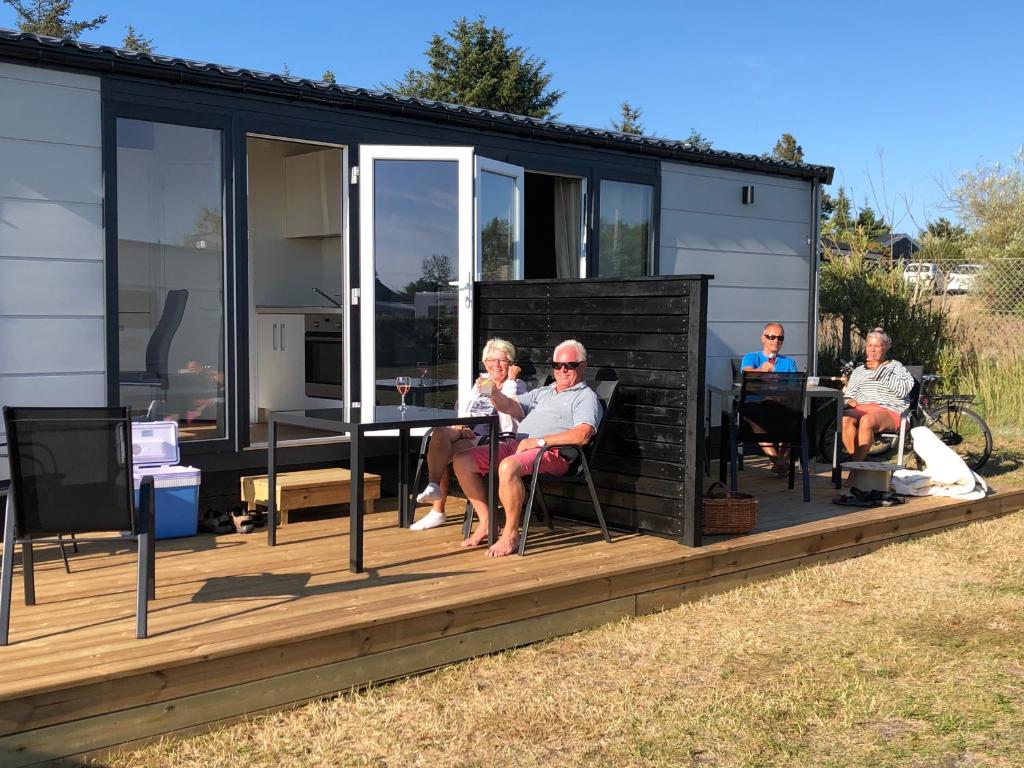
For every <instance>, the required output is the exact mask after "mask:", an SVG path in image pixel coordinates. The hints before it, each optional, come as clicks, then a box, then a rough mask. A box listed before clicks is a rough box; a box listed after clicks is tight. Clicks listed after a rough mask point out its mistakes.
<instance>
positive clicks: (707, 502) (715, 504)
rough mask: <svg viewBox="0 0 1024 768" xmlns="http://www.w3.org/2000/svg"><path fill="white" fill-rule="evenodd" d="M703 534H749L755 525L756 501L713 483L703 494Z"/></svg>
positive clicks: (753, 498) (748, 495)
mask: <svg viewBox="0 0 1024 768" xmlns="http://www.w3.org/2000/svg"><path fill="white" fill-rule="evenodd" d="M702 518H703V522H702V525H701V531H703V532H704V533H750V532H751V531H752V530H754V526H756V525H757V499H756V498H755V497H754V496H752V495H751V494H749V493H741V492H739V491H730V490H728V489H727V488H726V487H725V486H724V485H722V484H721V483H713V484H712V485H711V487H710V488H708V490H707V492H706V493H705V494H704V514H703V515H702Z"/></svg>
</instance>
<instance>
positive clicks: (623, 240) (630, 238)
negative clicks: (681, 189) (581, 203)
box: [597, 181, 654, 277]
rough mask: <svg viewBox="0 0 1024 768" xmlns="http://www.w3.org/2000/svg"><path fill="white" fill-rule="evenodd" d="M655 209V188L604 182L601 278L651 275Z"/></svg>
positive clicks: (646, 185) (600, 245)
mask: <svg viewBox="0 0 1024 768" xmlns="http://www.w3.org/2000/svg"><path fill="white" fill-rule="evenodd" d="M653 209H654V187H652V186H650V185H648V184H627V183H626V182H622V181H602V182H601V216H600V237H599V254H598V259H597V266H598V274H599V276H601V277H639V276H642V275H646V274H647V269H648V266H647V265H648V264H649V263H650V256H651V232H652V228H651V227H652V221H653V214H652V211H653Z"/></svg>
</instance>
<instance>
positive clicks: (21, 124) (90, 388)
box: [0, 62, 106, 479]
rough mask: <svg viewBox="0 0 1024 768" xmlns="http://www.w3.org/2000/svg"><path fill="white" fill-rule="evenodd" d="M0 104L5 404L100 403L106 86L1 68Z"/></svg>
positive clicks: (1, 398)
mask: <svg viewBox="0 0 1024 768" xmlns="http://www.w3.org/2000/svg"><path fill="white" fill-rule="evenodd" d="M0 104H2V105H3V108H2V109H0V405H8V404H9V405H102V404H103V403H104V402H106V394H105V385H104V380H105V374H104V371H105V347H104V327H103V314H104V302H103V292H104V288H103V229H102V206H103V191H102V172H101V160H100V154H101V150H100V83H99V80H98V79H97V78H94V77H88V76H85V75H76V74H68V73H65V72H58V71H55V70H48V69H41V68H36V67H24V66H19V65H15V64H7V63H4V62H0ZM4 439H5V438H4V437H3V424H2V423H0V442H2V441H3V440H4ZM7 477H8V468H7V458H6V451H5V450H3V449H0V479H6V478H7Z"/></svg>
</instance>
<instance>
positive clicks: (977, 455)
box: [927, 403, 992, 472]
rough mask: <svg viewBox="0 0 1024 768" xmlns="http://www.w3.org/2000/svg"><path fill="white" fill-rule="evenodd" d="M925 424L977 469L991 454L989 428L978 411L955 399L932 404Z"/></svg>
mask: <svg viewBox="0 0 1024 768" xmlns="http://www.w3.org/2000/svg"><path fill="white" fill-rule="evenodd" d="M927 416H928V424H927V426H928V428H929V429H931V431H932V432H934V433H935V434H936V435H937V436H938V438H939V439H940V440H941V441H942V442H943V443H945V444H946V445H948V446H949V447H950V448H952V449H953V450H954V451H956V452H957V455H958V456H960V458H961V459H963V460H964V462H965V463H966V464H967V466H968V467H970V468H971V469H972V470H974V471H975V472H977V471H978V470H979V469H981V468H982V467H983V466H985V462H986V461H988V459H989V456H991V455H992V432H991V431H989V428H988V424H986V423H985V420H984V419H983V418H981V416H979V415H978V414H976V413H975V412H974V411H972V410H971V409H970V408H967V407H965V406H963V405H960V404H959V403H950V404H949V405H942V406H939V407H937V408H932V409H931V410H929V411H928V413H927Z"/></svg>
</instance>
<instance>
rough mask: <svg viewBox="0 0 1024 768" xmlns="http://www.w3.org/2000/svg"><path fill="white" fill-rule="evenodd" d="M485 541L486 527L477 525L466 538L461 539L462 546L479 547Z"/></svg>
mask: <svg viewBox="0 0 1024 768" xmlns="http://www.w3.org/2000/svg"><path fill="white" fill-rule="evenodd" d="M485 541H487V529H486V528H481V527H479V526H478V527H477V529H476V530H475V531H473V533H472V534H470V536H469V538H468V539H465V540H463V542H462V546H464V547H479V546H480V545H481V544H483V543H484V542H485Z"/></svg>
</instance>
